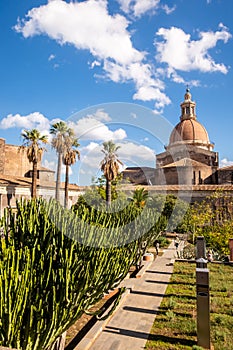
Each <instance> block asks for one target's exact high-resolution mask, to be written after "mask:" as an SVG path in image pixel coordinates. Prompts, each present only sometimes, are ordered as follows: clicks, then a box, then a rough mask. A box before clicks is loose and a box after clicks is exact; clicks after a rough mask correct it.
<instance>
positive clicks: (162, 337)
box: [146, 262, 233, 350]
mask: <svg viewBox="0 0 233 350" xmlns="http://www.w3.org/2000/svg"><path fill="white" fill-rule="evenodd" d="M208 268H209V270H210V321H211V342H212V344H213V345H214V349H215V350H233V266H226V265H222V264H214V263H213V264H208ZM195 282H196V265H195V264H191V263H185V262H176V263H175V266H174V273H173V274H172V276H171V280H170V284H169V286H168V288H167V290H166V296H165V297H164V299H163V301H162V303H161V306H160V309H159V311H158V314H157V316H156V318H155V321H154V325H153V327H152V329H151V334H150V336H149V340H148V341H147V344H146V349H147V350H152V349H153V350H173V349H174V350H178V349H185V350H189V349H193V350H194V349H196V350H198V349H202V348H200V347H198V346H197V333H196V284H195Z"/></svg>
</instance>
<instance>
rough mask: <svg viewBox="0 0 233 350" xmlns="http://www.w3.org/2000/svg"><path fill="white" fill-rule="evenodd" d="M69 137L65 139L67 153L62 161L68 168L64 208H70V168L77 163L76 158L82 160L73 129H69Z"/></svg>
mask: <svg viewBox="0 0 233 350" xmlns="http://www.w3.org/2000/svg"><path fill="white" fill-rule="evenodd" d="M68 134H69V135H67V137H66V138H65V152H64V153H63V157H62V161H63V164H64V165H65V167H66V175H65V199H64V207H65V208H67V207H68V189H69V167H70V166H71V165H73V164H75V162H76V157H78V159H80V152H79V151H78V150H77V148H78V147H79V146H80V144H79V143H78V139H77V138H75V137H74V133H73V130H72V129H69V131H68Z"/></svg>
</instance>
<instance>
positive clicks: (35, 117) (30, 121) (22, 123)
mask: <svg viewBox="0 0 233 350" xmlns="http://www.w3.org/2000/svg"><path fill="white" fill-rule="evenodd" d="M10 128H22V129H38V130H39V131H40V133H41V134H46V135H48V134H49V128H50V121H49V119H47V118H46V117H45V116H44V115H43V114H41V113H39V112H34V113H30V114H28V115H25V116H22V115H20V114H15V115H13V114H9V115H8V116H7V117H5V118H3V119H2V120H1V121H0V129H10Z"/></svg>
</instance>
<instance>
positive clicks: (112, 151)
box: [100, 141, 123, 205]
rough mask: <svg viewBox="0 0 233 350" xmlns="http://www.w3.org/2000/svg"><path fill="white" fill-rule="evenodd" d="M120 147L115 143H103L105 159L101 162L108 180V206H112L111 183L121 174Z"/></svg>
mask: <svg viewBox="0 0 233 350" xmlns="http://www.w3.org/2000/svg"><path fill="white" fill-rule="evenodd" d="M119 148H120V146H116V145H115V143H114V142H113V141H106V142H104V143H103V149H102V150H101V151H102V152H103V153H104V159H103V160H102V161H101V163H100V166H101V170H102V171H103V173H104V176H105V179H106V201H107V205H110V204H111V183H112V181H113V180H115V179H116V177H117V175H118V173H119V165H120V164H121V165H123V163H122V162H121V161H120V160H119V159H118V155H117V153H116V152H117V151H118V149H119Z"/></svg>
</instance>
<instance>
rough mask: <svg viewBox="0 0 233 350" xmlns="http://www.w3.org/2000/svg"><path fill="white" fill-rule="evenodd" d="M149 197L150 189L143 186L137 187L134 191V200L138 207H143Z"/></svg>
mask: <svg viewBox="0 0 233 350" xmlns="http://www.w3.org/2000/svg"><path fill="white" fill-rule="evenodd" d="M148 197H149V194H148V191H147V190H145V189H144V188H143V187H142V188H136V190H135V191H134V193H133V198H132V201H133V202H134V204H135V206H136V207H138V208H143V207H144V206H145V204H146V201H147V199H148Z"/></svg>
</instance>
